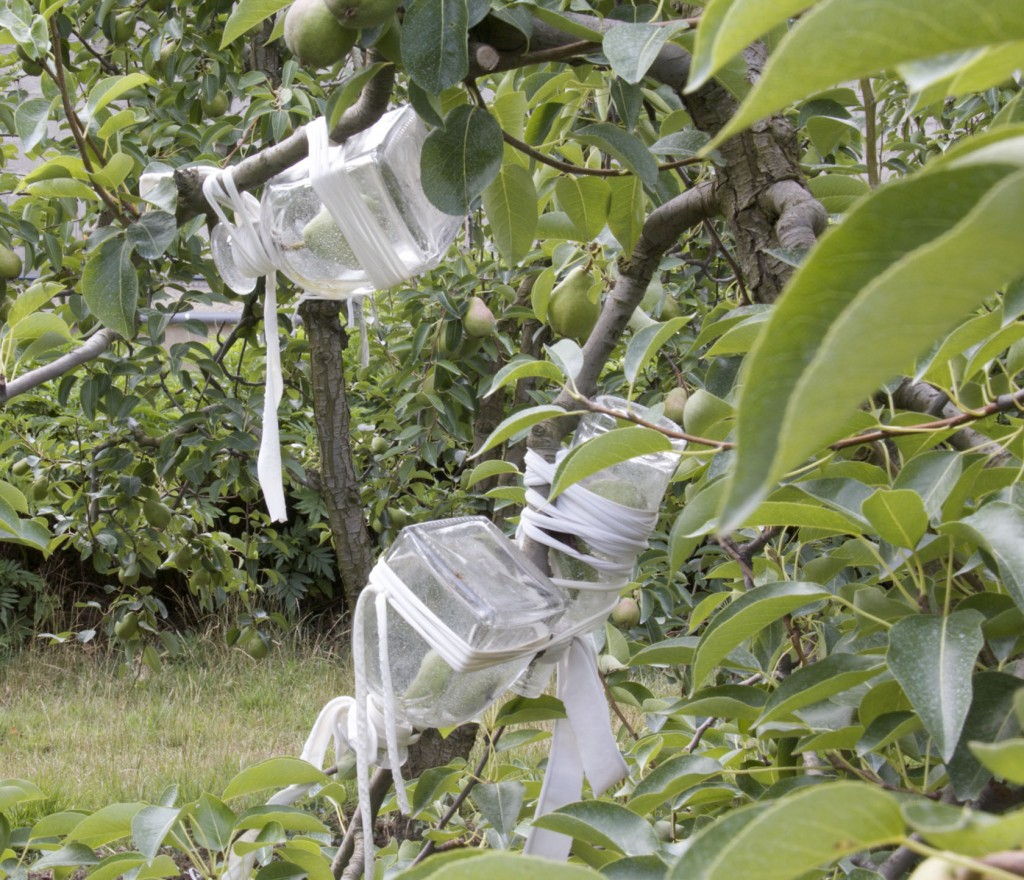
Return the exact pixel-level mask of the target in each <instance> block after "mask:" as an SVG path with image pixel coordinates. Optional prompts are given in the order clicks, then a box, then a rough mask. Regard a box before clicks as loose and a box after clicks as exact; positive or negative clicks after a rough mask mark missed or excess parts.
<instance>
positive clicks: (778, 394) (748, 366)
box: [721, 166, 1024, 529]
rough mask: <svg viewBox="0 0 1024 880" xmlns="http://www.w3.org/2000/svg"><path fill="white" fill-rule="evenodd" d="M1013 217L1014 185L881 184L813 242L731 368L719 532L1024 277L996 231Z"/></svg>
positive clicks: (1023, 259) (985, 169) (987, 171)
mask: <svg viewBox="0 0 1024 880" xmlns="http://www.w3.org/2000/svg"><path fill="white" fill-rule="evenodd" d="M1022 208H1024V176H1021V175H1020V174H1010V175H1008V176H1007V175H1006V170H1005V168H1002V167H992V166H976V167H972V168H971V169H970V170H969V171H967V170H966V169H964V170H960V169H957V170H951V171H946V172H936V173H933V174H927V175H923V176H919V177H917V178H912V179H909V180H906V181H901V182H898V183H894V184H891V185H889V186H887V187H884V188H882V189H880V190H878V191H876V192H875V193H874V194H873V195H872V196H871V197H870V198H868V199H865V200H864V201H862V202H860V203H859V204H858V205H857V206H856V207H855V208H854V209H853V210H852V211H851V212H850V213H849V215H847V218H846V220H845V221H844V222H843V223H842V224H840V225H839V226H837V227H835V228H834V229H833V230H831V231H830V232H829V233H827V234H826V235H825V236H823V237H822V239H821V241H820V242H819V243H818V245H817V246H816V247H815V248H814V250H813V251H812V252H811V254H810V256H809V257H808V258H807V260H806V262H805V263H804V264H803V265H802V266H801V267H800V269H799V270H798V271H797V273H796V275H795V276H794V277H793V279H792V281H791V283H790V285H789V287H788V289H787V291H786V292H785V294H784V295H783V296H782V297H781V298H780V300H779V301H778V302H777V304H776V306H775V309H774V310H773V312H772V315H771V317H770V318H769V320H768V323H767V325H766V327H765V330H764V332H763V333H762V335H761V336H760V337H759V339H758V340H757V342H756V343H755V345H754V348H753V349H752V351H751V352H750V354H749V355H748V356H747V358H746V361H745V363H744V368H743V376H744V380H743V382H742V388H741V391H740V397H739V404H738V407H737V429H736V430H737V442H738V450H737V458H736V467H735V470H734V472H733V475H732V479H731V481H730V484H729V491H728V494H727V497H726V501H725V505H724V510H723V513H722V518H723V521H722V524H721V525H722V527H723V528H725V529H731V528H735V527H736V526H737V525H738V524H739V523H741V522H742V521H743V520H744V519H745V517H746V516H747V515H748V513H749V512H750V511H751V510H752V509H753V508H754V507H755V506H756V504H757V503H758V502H759V501H760V500H761V498H762V497H763V496H764V494H765V493H766V491H767V490H768V489H769V487H770V486H771V485H772V484H773V483H774V482H775V481H776V480H777V479H779V478H780V477H781V476H782V475H783V474H784V473H785V472H786V471H787V470H789V469H790V468H791V467H794V466H795V465H798V464H799V463H800V462H802V461H803V460H804V459H805V458H806V457H807V456H808V455H810V454H812V453H814V452H815V451H817V450H819V449H821V448H822V447H823V446H824V445H825V444H826V443H828V442H830V441H832V440H835V439H837V438H838V437H839V436H842V434H844V433H845V432H846V431H847V430H848V428H847V425H848V424H849V422H850V420H851V418H853V417H854V416H855V414H856V412H857V407H858V405H859V404H860V403H861V401H862V400H863V399H864V398H865V397H866V396H868V395H869V394H871V393H872V392H873V391H874V390H875V389H876V388H878V387H879V386H880V385H882V384H883V383H884V382H886V381H887V380H888V379H890V378H892V376H894V375H896V374H898V373H900V372H901V371H905V370H908V369H909V368H910V366H911V365H912V363H913V361H914V359H915V358H916V357H918V356H919V355H920V354H921V353H922V352H923V351H925V350H926V349H927V347H928V346H929V345H931V344H932V343H933V341H934V340H935V339H936V338H938V337H940V336H942V335H943V334H944V333H945V332H948V330H949V329H951V328H952V327H953V326H955V324H956V323H957V321H959V320H961V319H962V318H963V316H964V315H965V314H967V313H968V312H969V311H970V309H971V308H973V307H975V306H976V305H977V304H978V303H979V302H981V300H982V299H983V298H984V297H986V296H988V295H989V293H990V291H991V290H992V289H993V288H994V287H996V286H998V285H999V284H1000V283H1002V282H1004V281H1005V280H1006V279H1007V278H1012V277H1014V276H1015V275H1018V274H1024V253H1021V252H1020V251H1019V250H1017V251H1016V252H1015V251H1014V250H1013V249H1011V248H1010V247H1009V246H1007V245H1006V244H1004V243H1002V242H1003V236H1002V235H1001V231H1000V230H1002V229H1003V228H1004V227H1005V225H1006V224H1007V223H1010V222H1012V221H1011V220H1010V217H1011V216H1016V214H1017V212H1019V211H1020V210H1021V209H1022ZM979 249H982V250H984V251H985V253H986V260H985V262H984V263H983V264H981V265H979V264H978V263H977V261H976V260H974V259H973V256H972V255H974V254H976V253H978V251H979ZM863 339H871V340H872V346H871V356H870V357H866V356H865V350H864V347H863V345H862V342H861V340H863ZM822 376H829V377H831V378H830V381H828V382H822V381H820V379H821V377H822Z"/></svg>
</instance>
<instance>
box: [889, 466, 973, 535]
mask: <svg viewBox="0 0 1024 880" xmlns="http://www.w3.org/2000/svg"><path fill="white" fill-rule="evenodd" d="M963 469H964V466H963V456H962V455H961V454H960V453H959V452H944V451H936V452H926V453H924V454H923V455H918V456H917V457H915V458H912V459H911V460H910V461H908V462H907V463H906V464H905V465H904V466H903V468H902V469H901V470H900V472H899V474H898V475H897V476H896V480H895V481H894V483H893V485H894V486H895V488H897V489H913V490H914V491H915V492H917V494H918V495H920V496H921V500H922V502H924V509H925V511H927V513H928V517H929V519H931V520H933V521H935V520H938V519H940V518H941V517H942V505H943V503H945V501H946V499H947V498H948V497H949V493H950V492H952V491H953V487H954V486H956V483H957V480H959V479H960V475H961V474H962V473H963Z"/></svg>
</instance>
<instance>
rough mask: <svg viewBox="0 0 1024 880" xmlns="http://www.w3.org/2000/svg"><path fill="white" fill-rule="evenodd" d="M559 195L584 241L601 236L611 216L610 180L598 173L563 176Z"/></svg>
mask: <svg viewBox="0 0 1024 880" xmlns="http://www.w3.org/2000/svg"><path fill="white" fill-rule="evenodd" d="M555 199H556V200H557V201H558V206H559V207H560V208H561V209H562V210H563V211H564V212H565V213H566V215H567V216H568V217H569V220H570V221H571V222H572V225H573V227H574V228H575V229H576V232H577V234H578V236H579V238H580V240H581V241H590V240H591V239H594V238H597V235H598V233H599V232H600V231H601V230H602V229H603V228H604V224H605V222H606V221H607V219H608V184H607V182H605V181H604V180H601V179H600V178H597V177H559V178H558V180H556V181H555Z"/></svg>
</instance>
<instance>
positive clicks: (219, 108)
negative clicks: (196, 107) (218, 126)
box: [202, 89, 231, 117]
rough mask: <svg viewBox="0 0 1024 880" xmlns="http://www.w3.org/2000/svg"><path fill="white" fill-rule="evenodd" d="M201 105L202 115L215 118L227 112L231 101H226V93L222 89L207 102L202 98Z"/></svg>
mask: <svg viewBox="0 0 1024 880" xmlns="http://www.w3.org/2000/svg"><path fill="white" fill-rule="evenodd" d="M202 104H203V113H204V114H206V115H207V116H214V117H216V116H223V115H224V114H225V113H227V112H228V108H229V107H230V106H231V101H230V100H229V99H228V96H227V93H226V92H225V91H224V90H223V89H219V90H218V91H217V92H215V93H214V95H213V97H212V98H210V100H208V101H207V100H206V99H205V98H204V100H203V102H202Z"/></svg>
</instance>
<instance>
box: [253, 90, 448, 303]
mask: <svg viewBox="0 0 1024 880" xmlns="http://www.w3.org/2000/svg"><path fill="white" fill-rule="evenodd" d="M426 135H427V131H426V127H425V126H424V125H423V123H422V121H421V120H420V118H419V117H418V116H417V115H416V113H415V111H414V110H413V109H412V108H411V107H405V108H400V109H397V110H392V111H390V112H388V113H385V114H384V116H383V117H381V119H380V120H379V121H378V122H377V123H376V124H375V125H373V126H371V127H370V128H368V129H367V130H366V131H363V132H360V133H359V134H357V135H354V136H353V137H351V138H349V139H348V140H347V141H346V142H345V143H344V144H341V145H338V146H332V147H330V148H329V151H328V152H329V155H330V157H331V159H330V161H331V166H332V168H333V167H337V168H338V169H339V171H338V173H344V174H347V175H348V177H349V179H350V181H351V182H352V183H353V184H354V187H355V189H356V190H358V192H359V195H360V197H361V198H362V200H363V202H364V204H365V205H366V207H367V208H368V209H369V217H368V222H370V223H376V224H377V225H378V226H379V231H380V233H381V234H382V235H383V236H384V237H385V238H386V240H387V242H388V243H389V244H390V247H391V248H393V250H394V256H395V258H396V260H397V262H396V264H395V265H397V266H398V267H399V268H400V270H401V271H402V272H404V277H406V278H411V277H412V276H413V275H416V274H417V273H420V272H423V271H425V270H426V269H429V268H432V267H433V266H435V265H437V263H439V262H440V260H441V258H442V257H443V256H444V254H445V252H446V251H447V250H448V246H449V245H450V244H451V242H452V241H453V240H454V238H455V235H456V233H457V232H458V230H459V227H460V226H461V224H462V222H463V218H462V217H453V216H451V215H448V214H444V213H442V212H441V211H439V210H438V209H437V208H435V207H434V205H433V204H432V203H431V202H430V200H429V199H428V198H427V197H426V195H425V193H424V192H423V187H422V185H421V182H420V152H421V151H422V148H423V141H424V140H425V138H426ZM261 221H262V223H263V224H264V225H265V228H266V229H267V230H268V231H269V234H270V238H271V240H272V241H273V243H274V245H275V246H276V248H277V251H278V253H279V255H280V269H281V271H283V272H284V274H285V275H287V276H288V277H289V278H291V280H292V281H294V282H295V283H296V284H299V285H300V286H302V287H303V288H305V289H306V290H308V291H310V292H313V293H317V294H320V295H323V296H331V297H345V296H347V295H350V294H352V293H353V292H355V291H357V290H359V291H365V290H366V289H367V288H368V287H372V284H371V283H370V280H369V278H368V276H367V273H366V271H365V269H364V267H363V266H361V265H360V263H359V260H358V259H357V257H356V255H355V253H354V252H353V250H352V248H351V247H350V245H349V243H348V241H347V240H346V238H345V236H344V235H343V234H342V232H341V230H340V229H339V228H338V226H337V224H336V223H335V221H334V219H333V217H332V216H331V214H330V212H329V211H328V209H327V207H326V206H325V205H324V204H323V203H322V202H321V200H320V197H319V196H318V195H317V193H316V192H315V191H314V189H313V185H312V183H311V181H310V160H309V158H306V159H303V160H302V161H301V162H299V163H297V164H296V165H293V166H292V167H291V168H289V169H287V170H286V171H284V172H282V173H281V174H279V175H278V176H277V177H275V178H273V179H272V180H271V181H270V182H269V183H268V184H267V186H266V188H265V190H264V193H263V200H262V204H261Z"/></svg>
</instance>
